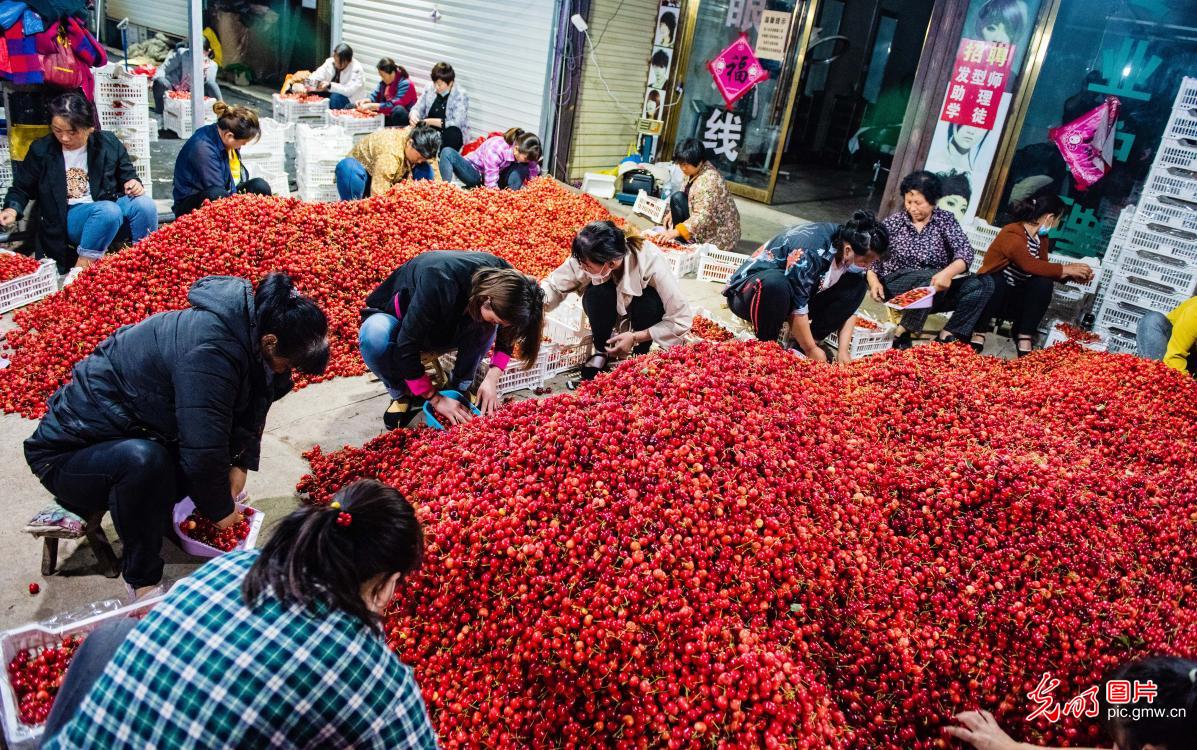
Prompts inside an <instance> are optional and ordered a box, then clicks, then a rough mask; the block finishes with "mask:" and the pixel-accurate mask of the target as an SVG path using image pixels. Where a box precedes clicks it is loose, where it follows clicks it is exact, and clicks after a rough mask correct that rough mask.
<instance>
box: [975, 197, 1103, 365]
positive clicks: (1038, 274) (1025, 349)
mask: <svg viewBox="0 0 1197 750" xmlns="http://www.w3.org/2000/svg"><path fill="white" fill-rule="evenodd" d="M1063 212H1064V201H1062V200H1060V198H1059V196H1057V195H1056V194H1055V193H1045V194H1043V195H1039V196H1037V197H1034V198H1030V199H1028V200H1025V201H1016V202H1015V203H1013V204H1011V205H1010V216H1011V218H1013V219H1014V221H1013V222H1011V223H1009V224H1007V225H1006V226H1004V227H1002V231H1001V232H999V233H998V236H997V237H995V238H994V240H993V242H992V243H991V244H990V245H989V249H988V250H986V251H985V259H984V261H982V263H981V268H980V269H979V270H978V271H977V273H978V274H979V275H987V276H990V277H991V278H992V279H993V285H994V287H993V296H992V297H991V298H990V299H989V305H988V306H987V307H986V308H985V313H984V314H983V315H982V316H981V320H980V323H979V324H978V325H977V333H976V334H974V335H973V338H972V346H973V348H974V349H976V350H977V351H978V352H979V351H981V350H982V349H984V348H985V334H986V333H989V332H990V331H992V330H993V326H994V319H995V318H998V319H1002V320H1009V321H1012V322H1013V328H1012V329H1011V330H1012V333H1013V335H1014V341H1015V345H1016V347H1017V349H1018V356H1020V357H1023V356H1026V355H1027V354H1030V353H1031V349H1032V347H1033V345H1034V342H1035V336H1036V335H1037V333H1038V331H1039V324H1040V323H1041V322H1042V321H1043V316H1044V314H1045V313H1047V308H1048V305H1050V304H1051V301H1052V285H1053V284H1055V283H1056V282H1058V281H1077V282H1080V283H1082V284H1085V283H1088V282H1089V281H1090V280H1091V279H1092V278H1093V268H1092V267H1091V266H1088V265H1086V264H1084V263H1052V262H1051V261H1049V260H1048V259H1047V258H1048V253H1049V252H1050V250H1051V240H1050V239H1048V237H1047V233H1048V231H1049V230H1050V229H1051V228H1052V227H1053V226H1055V224H1056V222H1057V221H1058V220H1059V218H1060V214H1061V213H1063Z"/></svg>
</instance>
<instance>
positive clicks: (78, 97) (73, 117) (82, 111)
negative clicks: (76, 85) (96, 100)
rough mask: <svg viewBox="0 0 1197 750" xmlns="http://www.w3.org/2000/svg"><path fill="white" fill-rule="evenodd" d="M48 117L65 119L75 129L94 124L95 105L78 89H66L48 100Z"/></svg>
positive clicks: (93, 125)
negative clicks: (63, 92) (65, 91)
mask: <svg viewBox="0 0 1197 750" xmlns="http://www.w3.org/2000/svg"><path fill="white" fill-rule="evenodd" d="M50 117H51V119H53V118H55V117H61V118H63V119H65V120H66V121H67V122H68V123H70V125H71V127H72V128H74V129H75V130H85V129H87V128H94V127H95V126H96V109H95V107H94V106H92V103H91V102H89V101H88V100H87V98H86V97H84V96H83V94H80V93H79V92H78V91H68V92H67V93H65V94H59V95H58V96H56V97H54V98H53V99H52V100H50Z"/></svg>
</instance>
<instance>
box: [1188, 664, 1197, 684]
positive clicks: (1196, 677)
mask: <svg viewBox="0 0 1197 750" xmlns="http://www.w3.org/2000/svg"><path fill="white" fill-rule="evenodd" d="M1189 682H1191V683H1193V684H1195V685H1197V667H1193V668H1192V669H1190V670H1189Z"/></svg>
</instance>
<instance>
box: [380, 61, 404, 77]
mask: <svg viewBox="0 0 1197 750" xmlns="http://www.w3.org/2000/svg"><path fill="white" fill-rule="evenodd" d="M374 67H375V68H377V69H378V70H379V71H380V72H382V73H398V74H399V77H400V78H407V77H408V76H407V68H405V67H403V66H402V65H400V64H398V63H396V62H395V61H394V60H392V59H391V58H389V57H384V58H382V59H381V60H379V61H378V65H375V66H374Z"/></svg>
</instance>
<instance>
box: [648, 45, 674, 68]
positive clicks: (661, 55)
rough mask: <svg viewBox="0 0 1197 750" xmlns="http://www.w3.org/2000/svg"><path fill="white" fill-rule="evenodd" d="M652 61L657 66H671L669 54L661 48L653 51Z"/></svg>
mask: <svg viewBox="0 0 1197 750" xmlns="http://www.w3.org/2000/svg"><path fill="white" fill-rule="evenodd" d="M650 63H651V64H652V65H653V66H654V67H657V68H668V67H669V55H667V54H665V50H663V49H659V50H657V51H656V52H654V53H653V57H652V60H651V61H650Z"/></svg>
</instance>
